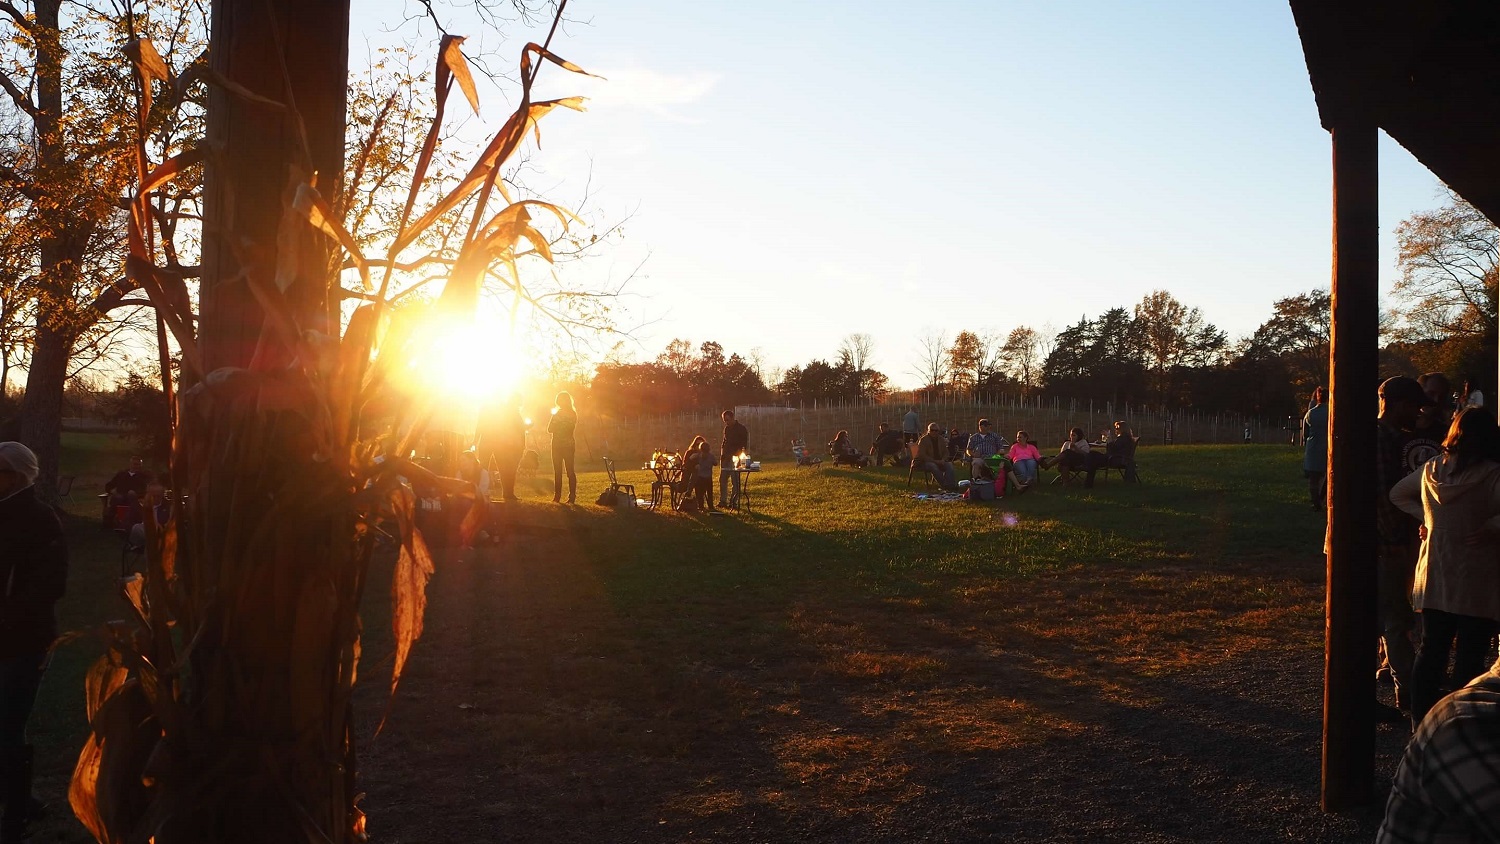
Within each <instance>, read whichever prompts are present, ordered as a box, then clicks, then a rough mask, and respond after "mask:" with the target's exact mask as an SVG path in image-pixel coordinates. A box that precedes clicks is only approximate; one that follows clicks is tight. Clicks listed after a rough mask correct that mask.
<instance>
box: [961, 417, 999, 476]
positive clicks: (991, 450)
mask: <svg viewBox="0 0 1500 844" xmlns="http://www.w3.org/2000/svg"><path fill="white" fill-rule="evenodd" d="M1004 447H1005V444H1004V443H1003V442H1001V441H1000V437H999V435H997V434H996V433H994V432H993V431H991V430H990V420H988V419H981V420H979V432H978V433H976V434H975V435H974V436H972V437H969V444H968V447H967V449H966V452H967V454H968V455H969V465H970V473H971V474H970V477H974V478H977V477H979V475H980V472H982V471H984V461H986V460H988V459H989V458H991V457H994V456H995V455H997V454H999V453H1000V450H1001V449H1002V448H1004Z"/></svg>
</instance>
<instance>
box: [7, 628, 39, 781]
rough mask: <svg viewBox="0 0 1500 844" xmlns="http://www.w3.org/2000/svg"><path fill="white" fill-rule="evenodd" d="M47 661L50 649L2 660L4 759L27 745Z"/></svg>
mask: <svg viewBox="0 0 1500 844" xmlns="http://www.w3.org/2000/svg"><path fill="white" fill-rule="evenodd" d="M47 661H48V660H47V654H46V652H43V653H39V654H28V655H26V656H18V657H11V658H10V659H0V758H9V756H8V755H7V754H10V753H14V752H17V751H19V750H20V749H21V748H22V747H24V746H25V745H26V721H27V720H28V719H30V718H31V708H32V707H33V706H35V705H36V692H37V689H39V688H41V685H42V674H43V673H45V672H46V670H47Z"/></svg>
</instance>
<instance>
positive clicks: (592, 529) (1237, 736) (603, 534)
mask: <svg viewBox="0 0 1500 844" xmlns="http://www.w3.org/2000/svg"><path fill="white" fill-rule="evenodd" d="M117 442H118V441H114V442H113V443H112V442H111V438H108V437H104V438H92V437H88V438H85V437H79V438H73V437H70V438H69V441H68V442H67V444H66V447H67V454H66V456H65V461H66V462H67V465H70V466H75V467H78V468H77V471H78V473H79V486H78V487H77V488H76V489H75V493H74V501H75V502H76V503H75V504H73V505H70V508H71V509H72V510H73V511H74V512H76V514H77V517H76V518H75V519H73V520H72V522H71V523H70V530H71V532H72V537H73V539H74V542H75V555H74V559H75V564H74V567H73V573H72V579H71V582H70V595H69V598H68V599H67V600H66V601H65V603H64V605H63V607H62V611H63V616H64V620H65V623H66V624H67V625H69V626H83V625H85V624H87V623H93V622H97V621H99V620H102V619H106V618H111V617H116V616H119V615H121V614H122V613H121V612H120V611H119V608H118V606H119V605H118V604H117V602H116V601H115V599H114V598H113V597H112V593H111V590H112V584H113V577H114V575H115V573H116V572H115V570H116V568H117V566H118V544H117V541H116V540H114V539H113V537H111V536H107V535H100V533H99V531H98V527H97V516H96V513H95V511H93V510H92V509H91V508H92V502H93V499H92V497H91V493H92V492H95V491H97V484H98V483H101V482H102V480H103V477H105V476H107V475H108V474H109V471H112V469H113V468H114V467H115V466H117V465H120V464H121V462H122V460H123V457H124V455H125V453H126V451H127V449H124V448H121V447H118V446H117V445H116V444H115V443H117ZM1139 459H1140V463H1141V467H1142V470H1141V474H1142V478H1143V481H1144V483H1142V484H1140V485H1134V484H1131V485H1127V484H1124V483H1122V482H1120V481H1119V480H1118V478H1111V479H1110V480H1109V481H1108V482H1101V483H1100V484H1099V485H1098V486H1097V487H1096V488H1094V489H1092V490H1084V489H1081V488H1077V487H1066V488H1065V487H1061V486H1050V485H1049V486H1043V487H1041V488H1039V489H1036V490H1034V491H1032V492H1029V493H1027V494H1025V495H1021V496H1015V495H1013V496H1012V497H1010V498H1008V499H1006V500H1003V501H999V502H995V503H993V504H988V505H970V504H965V503H932V502H923V501H917V500H914V499H912V498H910V497H909V494H910V492H914V491H918V490H907V489H906V488H905V481H906V472H905V470H896V469H867V470H863V471H860V470H854V469H844V468H840V469H835V468H831V467H824V468H815V469H796V468H793V467H792V466H791V465H789V464H767V465H766V470H765V471H764V472H762V473H760V474H758V475H756V476H754V477H753V479H752V482H751V483H752V493H753V494H752V502H753V511H752V512H750V513H747V514H741V515H734V514H731V515H725V516H713V517H710V516H706V515H689V514H681V513H670V512H644V511H629V510H606V509H604V508H601V507H597V506H594V505H592V504H580V505H578V506H575V507H567V506H558V505H554V504H552V503H551V501H550V498H551V489H550V484H549V483H547V482H548V481H550V478H545V479H542V478H538V479H535V480H531V481H523V483H522V485H521V492H522V496H523V501H522V502H521V503H520V504H517V505H512V506H509V507H503V508H500V507H497V510H498V513H499V514H498V515H497V519H499V520H500V521H501V522H502V523H503V524H502V527H501V528H500V529H499V531H498V532H499V533H500V534H501V535H502V537H503V539H502V541H501V542H500V544H498V545H494V546H482V547H480V548H478V549H476V550H474V551H470V552H464V553H450V554H446V555H444V556H443V558H442V559H441V560H440V562H439V570H438V573H437V575H436V576H435V577H434V579H433V582H432V585H431V588H430V596H431V601H430V603H429V607H428V625H427V631H426V633H425V635H424V638H423V640H422V641H421V642H420V643H419V644H418V646H417V648H416V650H415V652H414V656H413V660H412V663H411V666H410V668H409V669H408V674H407V676H406V677H405V679H404V680H403V682H402V686H401V690H400V692H399V693H398V696H397V700H396V702H395V706H394V709H393V711H392V715H391V718H390V720H389V722H388V723H387V724H386V728H385V732H384V733H383V734H382V735H381V736H379V737H378V738H370V737H367V740H366V746H365V747H364V749H363V753H362V758H363V760H364V765H365V772H364V777H365V785H366V789H367V791H368V794H369V797H368V799H367V801H366V803H365V806H366V809H367V811H369V812H370V814H371V829H372V831H373V833H374V834H375V835H376V836H377V838H378V839H379V840H384V841H438V840H526V841H578V840H600V841H634V840H652V841H678V840H726V841H727V840H756V841H758V840H795V841H804V840H805V841H848V840H863V839H880V840H893V841H894V840H983V839H988V838H998V839H1004V840H1017V841H1073V840H1133V841H1203V840H1222V841H1261V840H1266V841H1270V840H1325V841H1356V840H1368V838H1369V837H1370V836H1371V834H1372V833H1373V825H1372V824H1373V823H1374V820H1373V817H1374V816H1373V815H1372V814H1371V813H1365V814H1361V815H1354V816H1341V817H1333V816H1324V815H1322V814H1320V813H1319V812H1318V811H1317V770H1318V729H1319V721H1318V719H1319V689H1320V685H1319V684H1320V679H1321V668H1322V662H1321V660H1322V655H1321V641H1322V627H1321V606H1322V558H1321V554H1320V553H1319V549H1320V546H1321V541H1322V530H1323V523H1322V517H1321V514H1320V513H1317V512H1314V511H1312V510H1310V509H1309V508H1308V506H1307V504H1306V500H1305V494H1306V492H1305V491H1306V487H1305V485H1304V483H1303V481H1302V479H1301V473H1300V466H1299V460H1300V453H1299V452H1296V451H1295V450H1291V449H1288V448H1286V447H1277V446H1201V447H1199V446H1182V447H1170V448H1167V447H1153V448H1143V449H1142V450H1141V452H1140V455H1139ZM585 465H586V466H587V465H589V463H588V462H587V461H585ZM600 468H601V471H598V472H586V473H584V474H582V475H580V478H579V500H580V501H590V502H591V501H592V500H593V499H594V498H595V497H596V496H597V495H598V493H599V492H600V491H601V490H602V489H603V488H604V487H605V485H606V480H605V478H604V475H603V472H602V466H601V467H600ZM1052 477H1053V475H1051V474H1050V473H1047V474H1045V475H1044V479H1045V480H1050V479H1051V478H1052ZM620 479H621V480H622V481H623V482H626V483H634V484H636V485H637V490H638V492H639V493H640V494H641V496H642V497H648V495H649V493H648V491H647V490H648V487H649V479H650V474H649V473H648V472H644V471H626V472H623V473H622V474H621V478H620ZM88 484H94V485H95V486H94V487H93V488H90V487H89V486H88ZM917 486H918V487H920V484H918V485H917ZM543 487H546V488H545V489H544V488H543ZM388 567H389V562H388V561H381V562H380V563H379V569H380V570H379V571H378V572H377V581H376V582H374V583H372V585H371V589H370V590H369V592H368V594H369V595H370V596H371V600H372V601H373V603H372V604H370V605H369V606H368V607H367V608H366V626H365V629H366V632H367V641H366V648H365V654H366V662H365V665H364V666H362V672H361V674H362V680H363V684H364V687H363V689H362V691H361V694H360V698H359V701H360V704H361V707H362V709H361V711H362V712H363V713H364V714H365V716H366V717H367V718H370V719H372V720H373V718H374V717H375V716H376V715H377V714H378V712H379V708H380V707H382V706H383V705H384V703H385V691H384V689H385V687H386V682H387V679H388V677H383V676H382V674H383V673H384V674H386V675H388V672H389V664H390V662H389V657H388V654H389V651H390V635H389V630H388V608H387V607H386V606H384V605H383V601H382V599H381V598H380V597H378V596H383V595H384V594H385V592H384V591H383V589H384V585H383V584H382V583H381V582H380V578H384V577H388V575H389V572H388ZM89 652H90V648H89V647H88V646H86V645H75V646H71V647H70V648H68V649H66V650H65V651H64V652H63V653H60V654H59V656H58V659H57V664H56V666H55V667H54V670H53V671H52V673H51V674H49V676H48V678H47V681H46V686H45V688H44V691H43V697H42V705H41V712H40V714H39V717H38V719H37V725H36V730H35V734H34V737H35V741H36V743H37V745H38V746H39V753H41V754H44V755H45V757H46V761H45V763H44V765H43V769H44V770H43V776H42V782H41V785H42V788H43V790H44V792H45V794H44V796H46V797H47V798H48V799H49V801H50V802H52V803H54V804H61V802H62V799H61V795H62V794H63V793H64V790H65V784H66V776H67V773H68V768H69V766H70V764H71V760H72V757H73V755H74V754H75V753H76V750H77V747H78V746H79V744H80V743H81V736H82V730H83V724H82V716H81V709H82V691H81V676H82V671H83V669H84V667H85V665H86V662H87V660H88V655H89ZM1399 750H1400V737H1398V736H1395V735H1394V734H1393V733H1385V734H1383V735H1382V744H1381V754H1382V756H1381V764H1382V765H1383V766H1385V767H1386V768H1389V767H1390V765H1391V764H1392V759H1393V758H1394V756H1395V754H1397V753H1399ZM64 813H65V811H64ZM47 833H48V834H51V835H54V836H56V837H58V838H61V839H62V840H81V838H82V832H81V830H80V829H79V828H78V826H77V824H76V823H74V822H72V821H71V820H70V819H68V820H58V821H56V822H54V823H53V824H50V825H49V829H48V830H47Z"/></svg>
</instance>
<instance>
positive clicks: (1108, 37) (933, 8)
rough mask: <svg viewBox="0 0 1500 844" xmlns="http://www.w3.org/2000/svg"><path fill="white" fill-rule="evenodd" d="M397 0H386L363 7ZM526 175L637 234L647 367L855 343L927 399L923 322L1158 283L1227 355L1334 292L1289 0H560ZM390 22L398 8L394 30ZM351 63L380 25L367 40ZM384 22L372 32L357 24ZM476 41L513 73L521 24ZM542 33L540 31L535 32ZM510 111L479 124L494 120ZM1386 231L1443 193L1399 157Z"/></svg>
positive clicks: (1052, 311) (615, 266)
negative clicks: (1322, 292) (704, 349)
mask: <svg viewBox="0 0 1500 844" xmlns="http://www.w3.org/2000/svg"><path fill="white" fill-rule="evenodd" d="M372 1H373V2H381V3H385V2H394V0H372ZM569 15H570V16H571V17H573V18H575V19H578V20H583V21H586V22H587V23H586V24H571V25H569V26H567V27H566V30H565V32H564V33H563V34H562V35H560V36H559V38H558V40H557V41H555V42H554V46H555V48H556V51H557V52H559V53H560V54H562V55H563V56H565V57H566V58H568V59H571V60H572V61H574V62H576V63H578V64H580V65H582V66H583V67H585V68H586V69H588V70H590V71H593V72H595V73H598V74H600V75H602V76H605V77H608V81H607V82H596V81H594V80H588V79H584V78H581V77H576V76H572V75H570V74H565V73H561V72H556V73H553V72H551V71H552V70H555V69H552V68H549V70H548V72H547V73H545V74H544V76H543V84H542V87H543V89H544V91H543V93H544V94H546V95H549V96H560V95H565V94H575V93H576V94H585V95H587V96H589V97H590V98H591V101H590V111H589V112H588V113H587V114H573V113H563V112H555V113H554V114H553V115H551V116H549V117H548V118H547V119H546V121H545V122H544V125H543V144H544V146H543V149H542V151H541V153H540V154H539V155H538V156H536V161H537V162H538V163H539V165H540V166H541V167H543V168H544V169H545V171H546V173H545V178H546V180H549V183H556V184H557V185H558V186H559V187H558V191H559V194H560V195H561V196H564V197H569V196H574V195H576V194H577V193H578V192H580V191H581V190H582V186H583V181H584V179H585V176H586V174H588V173H589V172H590V171H591V172H592V178H591V188H592V190H593V200H592V206H593V208H592V210H593V211H594V212H595V214H596V216H597V217H598V218H599V219H604V220H609V219H620V218H623V217H625V216H627V215H628V216H629V218H630V219H629V221H628V222H627V224H626V226H625V238H624V240H623V241H622V242H620V243H619V244H617V245H615V246H613V247H611V248H610V249H609V250H607V251H606V252H604V253H602V254H600V255H599V256H598V257H596V258H594V259H592V260H591V261H590V262H589V263H588V264H587V265H586V266H584V267H575V268H570V269H569V270H568V272H570V273H573V272H581V273H585V274H588V275H590V276H593V277H598V276H601V275H612V276H613V277H615V278H621V277H624V276H626V275H628V274H629V273H630V271H631V270H632V269H633V268H635V266H636V265H637V264H639V263H640V262H641V261H642V260H644V261H645V264H644V266H643V268H642V269H641V276H640V277H638V278H637V279H636V280H635V281H634V282H632V284H631V286H630V290H631V291H633V292H634V293H635V294H636V297H635V298H632V299H630V300H628V302H627V303H626V304H628V306H629V308H630V310H631V314H630V317H628V318H627V319H626V320H624V322H625V323H626V324H627V325H631V324H642V323H643V325H642V327H640V328H638V329H637V330H636V331H635V338H636V340H637V341H638V343H639V345H638V347H637V352H636V354H637V356H638V357H641V358H650V357H653V356H654V355H655V354H656V353H657V352H659V351H660V350H661V348H662V347H663V346H665V344H666V343H667V341H668V340H670V339H672V338H673V337H685V338H688V339H690V340H692V341H693V342H694V343H698V342H701V341H703V340H709V339H713V340H718V341H719V342H721V343H723V344H724V346H725V348H726V349H727V350H729V351H738V352H741V353H748V352H749V351H750V350H751V349H752V348H756V347H759V348H761V349H763V350H764V353H765V355H766V357H767V359H768V361H769V363H771V364H772V365H776V366H788V365H792V364H798V363H803V362H806V361H807V360H809V359H811V358H813V357H824V358H831V357H833V356H834V353H835V350H836V348H837V346H838V343H839V340H840V339H841V338H842V337H844V336H845V335H847V334H849V333H852V332H865V333H868V334H871V335H873V337H874V338H875V345H876V348H875V355H874V361H873V363H874V365H875V367H876V368H877V369H880V370H882V371H884V372H885V373H886V374H888V375H889V376H891V377H892V379H893V380H894V381H896V382H897V383H898V384H904V385H912V384H914V383H915V382H916V380H917V379H916V377H915V376H914V375H913V374H912V370H913V369H914V365H913V364H914V361H915V359H916V357H917V337H918V336H919V335H920V334H922V333H923V332H924V330H925V329H929V328H939V329H946V330H947V331H948V334H949V336H950V337H951V336H952V334H953V333H955V332H957V331H958V330H961V329H971V330H976V331H986V330H989V331H1000V332H1004V331H1008V330H1010V329H1011V328H1013V327H1015V326H1017V325H1022V324H1025V325H1031V326H1033V327H1041V326H1043V325H1046V324H1049V323H1050V324H1051V325H1052V326H1054V327H1055V328H1058V329H1061V328H1063V327H1065V326H1066V325H1068V324H1071V323H1074V322H1076V321H1077V320H1078V318H1079V317H1080V316H1083V315H1085V314H1087V315H1088V316H1090V317H1093V316H1097V315H1098V314H1099V313H1100V312H1101V311H1103V310H1104V309H1106V308H1109V307H1112V306H1125V307H1129V306H1131V305H1133V304H1135V303H1136V302H1138V301H1140V299H1141V298H1142V297H1143V296H1144V295H1146V294H1147V293H1148V292H1150V291H1151V290H1154V289H1157V288H1165V289H1167V290H1169V291H1171V292H1172V293H1173V294H1174V295H1175V296H1176V297H1177V298H1178V299H1179V300H1181V301H1183V302H1184V303H1186V304H1188V305H1191V306H1197V307H1200V308H1201V309H1202V310H1203V312H1204V314H1205V316H1206V317H1207V318H1208V319H1209V320H1210V321H1211V322H1214V323H1216V324H1217V325H1219V326H1220V327H1221V328H1223V329H1225V330H1226V331H1228V332H1229V334H1230V336H1231V338H1235V339H1237V338H1238V337H1241V336H1243V335H1246V334H1249V333H1250V332H1252V331H1254V329H1255V328H1256V326H1257V325H1259V324H1260V323H1261V322H1262V321H1264V320H1265V319H1266V318H1267V317H1268V316H1269V315H1270V312H1271V304H1272V302H1273V301H1274V300H1275V299H1277V298H1280V297H1283V296H1287V295H1292V294H1295V293H1299V292H1303V291H1306V290H1309V289H1311V288H1314V287H1326V286H1327V284H1328V276H1329V255H1330V253H1329V237H1330V179H1331V175H1330V163H1329V162H1330V153H1329V139H1328V135H1327V133H1326V132H1324V131H1323V129H1322V128H1321V127H1320V125H1319V123H1318V115H1317V110H1316V107H1315V105H1314V102H1313V96H1312V90H1311V87H1310V86H1309V83H1308V79H1307V70H1306V65H1305V63H1304V60H1303V57H1302V51H1301V46H1300V44H1299V42H1298V40H1297V33H1296V27H1295V25H1294V23H1293V20H1292V14H1291V10H1290V8H1289V7H1288V6H1287V5H1286V4H1285V3H1280V2H1264V1H1263V0H1223V1H1222V2H1212V3H1208V2H1203V0H1140V2H1133V3H1120V2H1118V0H1075V2H1069V3H1050V2H1047V3H1038V2H1022V0H988V2H959V0H934V2H928V3H922V4H912V3H909V2H907V3H896V2H888V0H879V2H869V1H868V0H866V2H852V0H824V2H819V3H808V2H805V0H802V2H791V0H761V2H756V3H731V2H704V0H695V2H690V0H608V2H604V1H603V0H574V1H573V2H572V3H571V4H570V5H569ZM376 17H381V18H384V19H385V20H387V21H389V20H390V16H388V15H378V16H376ZM355 19H356V24H355V28H356V32H355V34H354V38H355V40H356V44H357V46H356V47H355V49H354V51H353V55H354V61H355V62H356V63H358V62H359V61H360V57H361V56H362V55H363V46H362V44H363V41H364V39H365V38H366V37H373V38H377V39H378V38H379V37H380V36H378V35H376V34H374V33H375V30H374V28H373V25H365V29H366V30H368V32H362V31H361V26H362V25H361V24H360V23H359V21H360V19H361V12H360V7H359V5H356V13H355ZM367 19H369V18H367ZM452 29H453V31H454V32H455V33H457V34H468V35H472V36H474V37H473V38H471V41H470V43H469V44H468V45H466V47H469V48H471V49H469V50H468V52H469V53H470V54H471V55H472V54H476V53H480V52H482V51H486V50H492V49H495V48H497V47H498V48H499V50H500V51H501V52H500V53H499V54H498V55H492V56H490V57H489V58H488V61H489V62H490V63H491V64H492V65H493V66H496V67H507V68H508V67H513V66H514V63H515V55H516V54H517V53H518V51H519V46H520V44H521V43H522V41H521V38H522V36H521V34H520V33H519V32H512V33H508V34H507V35H508V37H507V39H506V40H504V41H502V40H501V39H500V38H498V37H497V36H495V35H494V34H493V33H491V34H488V35H485V34H482V33H481V32H480V31H479V30H478V28H477V27H471V28H466V27H465V25H464V24H463V23H462V21H455V22H454V24H453V25H452ZM531 37H538V38H539V36H531ZM499 105H500V104H499V103H496V104H495V106H496V107H493V108H487V109H486V112H485V117H486V118H487V119H488V120H491V121H498V120H499V119H501V118H502V117H503V111H504V110H503V109H502V108H500V107H498V106H499ZM1381 155H1382V160H1381V180H1382V184H1381V229H1382V231H1383V232H1384V236H1385V241H1384V249H1385V252H1386V254H1387V255H1388V256H1389V258H1388V261H1387V266H1386V270H1385V276H1386V287H1387V288H1388V287H1389V283H1390V281H1392V280H1394V278H1395V276H1396V271H1395V243H1394V239H1393V238H1392V237H1391V231H1392V230H1393V229H1394V228H1395V226H1396V224H1397V223H1399V222H1400V221H1401V220H1402V219H1403V218H1405V217H1407V216H1408V215H1410V214H1411V213H1412V212H1413V211H1417V210H1421V209H1426V208H1432V207H1436V206H1437V205H1439V204H1440V202H1441V200H1440V198H1439V189H1440V185H1439V183H1438V182H1437V180H1436V179H1435V178H1434V177H1433V176H1432V175H1431V174H1430V173H1428V172H1427V171H1426V170H1425V169H1424V168H1423V167H1422V166H1421V165H1419V164H1417V163H1416V162H1415V161H1414V160H1413V159H1412V158H1411V157H1410V156H1409V155H1408V154H1407V153H1406V152H1405V151H1404V150H1403V149H1401V148H1400V147H1399V146H1398V145H1396V144H1395V143H1394V142H1391V141H1389V139H1383V143H1382V146H1381Z"/></svg>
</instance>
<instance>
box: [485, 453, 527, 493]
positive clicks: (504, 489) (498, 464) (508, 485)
mask: <svg viewBox="0 0 1500 844" xmlns="http://www.w3.org/2000/svg"><path fill="white" fill-rule="evenodd" d="M490 459H491V460H492V461H493V462H494V464H495V469H496V473H497V474H499V475H500V497H501V498H504V499H505V500H506V501H510V500H511V499H512V498H515V497H516V470H517V469H518V468H520V465H521V452H519V451H496V452H494V453H493V454H491V456H490Z"/></svg>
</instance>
